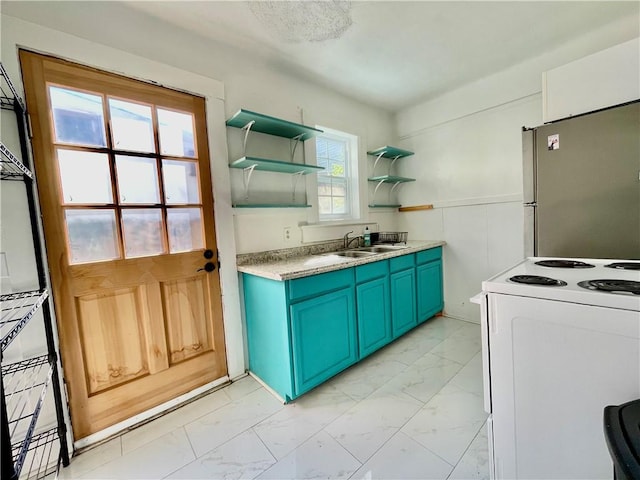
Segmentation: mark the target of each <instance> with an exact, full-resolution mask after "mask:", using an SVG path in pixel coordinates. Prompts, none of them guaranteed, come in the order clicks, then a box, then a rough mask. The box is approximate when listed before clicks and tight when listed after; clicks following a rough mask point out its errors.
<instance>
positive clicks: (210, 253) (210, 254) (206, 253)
mask: <svg viewBox="0 0 640 480" xmlns="http://www.w3.org/2000/svg"><path fill="white" fill-rule="evenodd" d="M204 258H206V259H207V260H208V259H210V258H213V250H209V249H207V250H205V251H204Z"/></svg>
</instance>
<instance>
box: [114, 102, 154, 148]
mask: <svg viewBox="0 0 640 480" xmlns="http://www.w3.org/2000/svg"><path fill="white" fill-rule="evenodd" d="M109 110H110V112H111V132H112V135H113V148H115V149H116V150H133V151H136V152H148V153H155V151H156V147H155V144H154V141H153V121H152V119H151V107H149V106H147V105H140V104H139V103H131V102H124V101H122V100H115V99H113V98H110V99H109Z"/></svg>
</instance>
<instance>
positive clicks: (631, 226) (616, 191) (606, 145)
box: [522, 101, 640, 259]
mask: <svg viewBox="0 0 640 480" xmlns="http://www.w3.org/2000/svg"><path fill="white" fill-rule="evenodd" d="M522 135H523V138H522V140H523V162H524V164H523V167H524V170H523V180H524V206H525V208H524V212H525V215H524V217H525V226H524V231H525V253H526V254H527V255H537V256H549V257H551V256H554V257H573V258H577V257H584V258H619V259H640V101H638V102H634V103H630V104H626V105H622V106H618V107H614V108H610V109H606V110H601V111H598V112H594V113H590V114H586V115H581V116H578V117H573V118H569V119H565V120H560V121H557V122H553V123H549V124H546V125H542V126H540V127H537V128H532V129H523V133H522Z"/></svg>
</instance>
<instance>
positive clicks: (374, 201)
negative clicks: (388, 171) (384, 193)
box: [372, 180, 384, 205]
mask: <svg viewBox="0 0 640 480" xmlns="http://www.w3.org/2000/svg"><path fill="white" fill-rule="evenodd" d="M383 183H384V180H380V181H379V182H378V184H377V185H376V188H375V189H374V190H373V202H372V203H373V204H374V205H375V204H376V194H377V193H378V190H379V189H380V185H382V184H383Z"/></svg>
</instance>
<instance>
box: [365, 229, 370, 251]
mask: <svg viewBox="0 0 640 480" xmlns="http://www.w3.org/2000/svg"><path fill="white" fill-rule="evenodd" d="M364 246H365V247H369V246H371V232H370V231H369V226H368V225H367V226H366V227H364Z"/></svg>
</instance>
